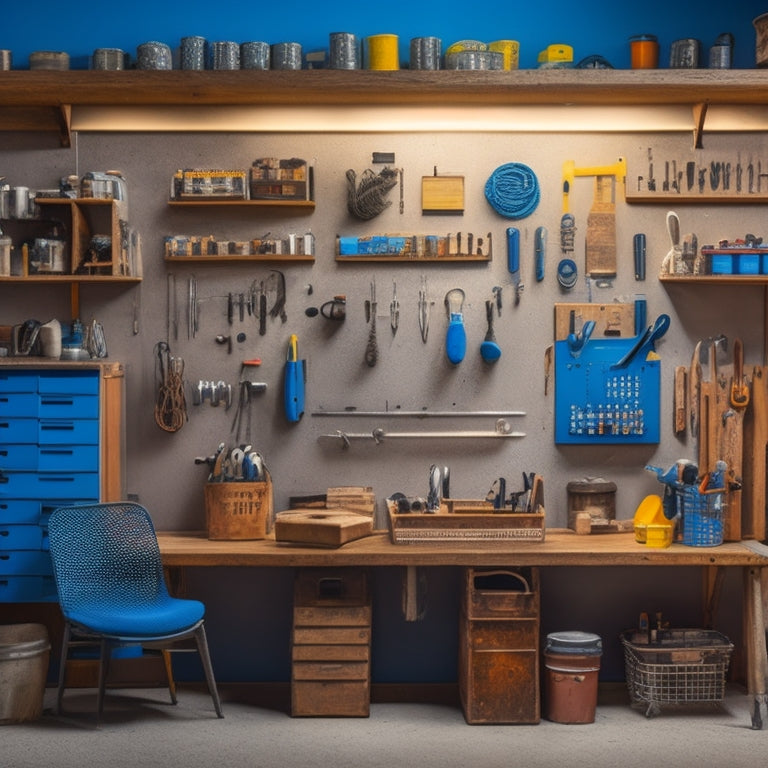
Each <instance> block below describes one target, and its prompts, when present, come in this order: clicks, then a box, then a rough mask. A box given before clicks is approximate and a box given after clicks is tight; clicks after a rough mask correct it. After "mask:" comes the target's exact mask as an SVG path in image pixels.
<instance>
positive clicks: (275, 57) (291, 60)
mask: <svg viewBox="0 0 768 768" xmlns="http://www.w3.org/2000/svg"><path fill="white" fill-rule="evenodd" d="M270 53H271V55H272V69H301V43H274V44H273V45H272V48H271V51H270Z"/></svg>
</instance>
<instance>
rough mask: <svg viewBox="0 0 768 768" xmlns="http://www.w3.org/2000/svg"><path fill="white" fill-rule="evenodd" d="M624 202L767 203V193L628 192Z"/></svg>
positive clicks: (692, 203)
mask: <svg viewBox="0 0 768 768" xmlns="http://www.w3.org/2000/svg"><path fill="white" fill-rule="evenodd" d="M624 199H625V202H626V203H627V204H628V205H637V204H642V205H666V206H672V205H676V204H677V205H728V204H731V205H750V204H758V205H765V203H768V194H765V193H762V192H760V193H755V192H739V193H733V194H728V195H713V194H709V193H702V194H700V195H699V194H690V193H687V192H680V193H679V194H671V193H668V192H662V193H659V194H655V193H652V192H651V193H645V194H628V195H626V196H625V198H624Z"/></svg>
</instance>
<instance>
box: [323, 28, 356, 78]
mask: <svg viewBox="0 0 768 768" xmlns="http://www.w3.org/2000/svg"><path fill="white" fill-rule="evenodd" d="M329 47H330V56H329V67H330V68H331V69H360V41H359V40H358V39H357V35H353V34H352V33H350V32H331V34H330V36H329Z"/></svg>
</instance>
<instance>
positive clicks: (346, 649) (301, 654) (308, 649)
mask: <svg viewBox="0 0 768 768" xmlns="http://www.w3.org/2000/svg"><path fill="white" fill-rule="evenodd" d="M370 657H371V650H370V646H369V645H294V646H293V653H292V658H293V660H294V661H369V660H370Z"/></svg>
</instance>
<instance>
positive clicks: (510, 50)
mask: <svg viewBox="0 0 768 768" xmlns="http://www.w3.org/2000/svg"><path fill="white" fill-rule="evenodd" d="M488 50H489V51H495V52H496V53H501V54H502V55H503V56H504V69H517V67H518V63H519V60H520V43H519V42H518V41H517V40H494V41H493V42H492V43H488Z"/></svg>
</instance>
